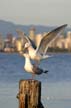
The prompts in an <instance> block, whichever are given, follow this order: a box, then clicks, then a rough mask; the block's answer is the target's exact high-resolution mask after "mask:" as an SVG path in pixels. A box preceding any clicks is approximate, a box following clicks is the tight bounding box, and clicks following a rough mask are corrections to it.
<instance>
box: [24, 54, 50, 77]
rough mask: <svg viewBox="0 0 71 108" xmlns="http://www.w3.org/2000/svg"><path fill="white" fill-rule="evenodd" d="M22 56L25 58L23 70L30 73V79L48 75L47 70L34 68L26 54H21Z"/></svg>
mask: <svg viewBox="0 0 71 108" xmlns="http://www.w3.org/2000/svg"><path fill="white" fill-rule="evenodd" d="M22 55H23V56H24V57H25V65H24V70H25V71H26V72H29V73H32V79H33V78H34V75H40V74H42V73H45V74H46V73H48V70H43V69H41V68H40V67H38V66H36V65H35V64H32V63H31V60H30V56H29V54H28V53H23V54H22Z"/></svg>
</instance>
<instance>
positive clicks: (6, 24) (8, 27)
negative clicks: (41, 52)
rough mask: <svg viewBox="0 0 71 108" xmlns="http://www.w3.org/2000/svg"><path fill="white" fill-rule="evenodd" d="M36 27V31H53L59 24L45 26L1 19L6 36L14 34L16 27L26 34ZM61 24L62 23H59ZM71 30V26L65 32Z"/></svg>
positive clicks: (0, 22)
mask: <svg viewBox="0 0 71 108" xmlns="http://www.w3.org/2000/svg"><path fill="white" fill-rule="evenodd" d="M32 26H33V27H34V28H35V29H36V33H43V32H48V31H51V30H52V29H54V28H56V27H57V26H48V25H47V26H45V25H32V24H30V25H21V24H15V23H13V22H10V21H5V20H0V33H2V35H3V36H4V37H5V36H6V35H7V34H8V33H12V34H13V35H17V34H16V29H20V30H22V31H24V32H25V33H26V34H28V33H29V29H30V28H31V27H32ZM59 26H60V25H59ZM67 31H71V28H68V27H67V28H66V29H65V32H67Z"/></svg>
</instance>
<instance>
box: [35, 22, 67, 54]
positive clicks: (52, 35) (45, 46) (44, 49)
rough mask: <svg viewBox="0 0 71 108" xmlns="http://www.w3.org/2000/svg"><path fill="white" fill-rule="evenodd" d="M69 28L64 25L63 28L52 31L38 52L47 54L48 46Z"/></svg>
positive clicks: (42, 41) (44, 38)
mask: <svg viewBox="0 0 71 108" xmlns="http://www.w3.org/2000/svg"><path fill="white" fill-rule="evenodd" d="M66 26H67V24H64V25H62V26H59V27H57V28H56V29H54V30H52V31H51V32H49V33H47V34H46V35H45V36H44V37H43V38H42V39H41V42H40V44H39V46H38V48H37V49H36V52H37V53H38V52H39V53H40V54H43V55H44V54H46V52H47V49H48V45H49V44H50V43H51V42H52V41H53V40H54V39H55V38H56V37H57V36H58V34H60V33H61V32H62V31H63V30H64V28H65V27H66Z"/></svg>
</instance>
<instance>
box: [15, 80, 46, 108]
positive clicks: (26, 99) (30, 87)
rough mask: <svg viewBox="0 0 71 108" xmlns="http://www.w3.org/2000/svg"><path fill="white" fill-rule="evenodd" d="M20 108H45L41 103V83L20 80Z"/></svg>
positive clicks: (18, 96)
mask: <svg viewBox="0 0 71 108" xmlns="http://www.w3.org/2000/svg"><path fill="white" fill-rule="evenodd" d="M17 98H18V99H19V108H44V107H43V105H42V103H41V82H40V81H37V80H20V82H19V93H18V95H17Z"/></svg>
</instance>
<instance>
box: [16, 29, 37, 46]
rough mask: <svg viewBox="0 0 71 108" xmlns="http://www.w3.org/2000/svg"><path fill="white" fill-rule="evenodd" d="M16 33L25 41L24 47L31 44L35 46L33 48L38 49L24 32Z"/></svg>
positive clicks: (18, 31)
mask: <svg viewBox="0 0 71 108" xmlns="http://www.w3.org/2000/svg"><path fill="white" fill-rule="evenodd" d="M16 32H17V34H18V36H19V37H20V38H22V40H23V47H24V45H25V43H30V44H31V45H32V46H33V48H36V46H35V43H34V42H33V41H32V40H31V39H30V38H29V37H28V36H26V34H25V33H24V32H23V31H21V30H19V29H17V30H16Z"/></svg>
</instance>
